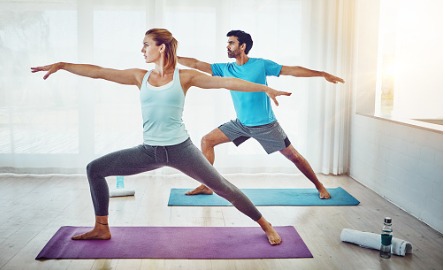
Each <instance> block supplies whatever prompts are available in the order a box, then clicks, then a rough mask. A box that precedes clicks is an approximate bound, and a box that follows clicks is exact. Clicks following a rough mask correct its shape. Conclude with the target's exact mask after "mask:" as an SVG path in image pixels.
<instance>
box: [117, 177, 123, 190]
mask: <svg viewBox="0 0 445 270" xmlns="http://www.w3.org/2000/svg"><path fill="white" fill-rule="evenodd" d="M123 188H124V177H123V176H121V175H119V176H116V189H123Z"/></svg>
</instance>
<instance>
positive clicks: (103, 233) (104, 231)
mask: <svg viewBox="0 0 445 270" xmlns="http://www.w3.org/2000/svg"><path fill="white" fill-rule="evenodd" d="M71 239H72V240H109V239H111V232H110V228H109V227H108V224H101V223H98V222H96V226H95V227H94V228H93V229H92V230H91V231H89V232H86V233H82V234H78V235H74V236H73V237H71Z"/></svg>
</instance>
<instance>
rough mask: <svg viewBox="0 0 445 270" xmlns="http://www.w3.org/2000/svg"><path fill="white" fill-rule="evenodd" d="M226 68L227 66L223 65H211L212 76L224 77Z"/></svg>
mask: <svg viewBox="0 0 445 270" xmlns="http://www.w3.org/2000/svg"><path fill="white" fill-rule="evenodd" d="M224 66H225V64H222V63H216V64H211V65H210V67H211V68H212V75H213V76H218V77H222V76H223V67H224Z"/></svg>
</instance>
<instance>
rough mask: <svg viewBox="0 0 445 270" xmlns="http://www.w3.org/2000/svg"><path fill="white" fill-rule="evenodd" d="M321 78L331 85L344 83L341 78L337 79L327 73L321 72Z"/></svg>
mask: <svg viewBox="0 0 445 270" xmlns="http://www.w3.org/2000/svg"><path fill="white" fill-rule="evenodd" d="M323 77H324V78H325V79H326V81H328V82H331V83H339V82H341V83H345V81H344V80H343V79H342V78H339V77H337V76H334V75H332V74H329V73H327V72H323Z"/></svg>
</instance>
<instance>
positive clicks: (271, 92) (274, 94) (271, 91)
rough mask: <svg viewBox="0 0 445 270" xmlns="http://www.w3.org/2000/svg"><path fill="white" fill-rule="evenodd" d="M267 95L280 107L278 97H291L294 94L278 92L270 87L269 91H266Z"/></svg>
mask: <svg viewBox="0 0 445 270" xmlns="http://www.w3.org/2000/svg"><path fill="white" fill-rule="evenodd" d="M266 94H267V95H268V96H269V97H270V98H271V99H272V100H273V102H274V103H275V105H277V106H278V105H279V104H278V100H277V97H278V96H290V95H292V93H290V92H286V91H278V90H275V89H272V88H269V87H268V90H267V91H266Z"/></svg>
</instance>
